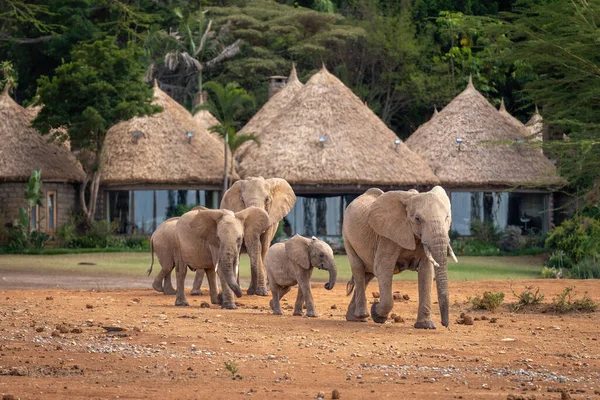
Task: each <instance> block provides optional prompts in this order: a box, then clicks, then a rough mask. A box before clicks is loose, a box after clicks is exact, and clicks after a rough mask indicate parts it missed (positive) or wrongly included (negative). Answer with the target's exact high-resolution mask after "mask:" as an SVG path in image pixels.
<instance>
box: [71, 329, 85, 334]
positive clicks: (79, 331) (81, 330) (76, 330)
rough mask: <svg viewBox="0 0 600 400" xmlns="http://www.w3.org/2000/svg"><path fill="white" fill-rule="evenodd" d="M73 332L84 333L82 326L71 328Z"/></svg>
mask: <svg viewBox="0 0 600 400" xmlns="http://www.w3.org/2000/svg"><path fill="white" fill-rule="evenodd" d="M71 333H83V329H81V328H73V329H71Z"/></svg>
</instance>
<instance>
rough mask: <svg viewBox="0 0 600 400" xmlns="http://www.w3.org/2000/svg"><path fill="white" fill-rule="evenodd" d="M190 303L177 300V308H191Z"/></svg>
mask: <svg viewBox="0 0 600 400" xmlns="http://www.w3.org/2000/svg"><path fill="white" fill-rule="evenodd" d="M189 305H190V303H188V302H187V301H186V300H181V299H177V300H175V306H177V307H189Z"/></svg>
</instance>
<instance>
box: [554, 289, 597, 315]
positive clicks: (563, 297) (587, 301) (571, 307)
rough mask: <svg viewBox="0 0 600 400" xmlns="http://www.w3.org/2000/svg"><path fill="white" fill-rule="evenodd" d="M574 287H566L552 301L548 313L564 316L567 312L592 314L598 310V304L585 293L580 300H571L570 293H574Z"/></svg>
mask: <svg viewBox="0 0 600 400" xmlns="http://www.w3.org/2000/svg"><path fill="white" fill-rule="evenodd" d="M573 291H574V287H573V286H569V287H566V288H565V289H564V290H563V291H562V292H561V293H559V294H558V295H556V297H555V298H554V299H552V304H551V305H550V307H549V309H550V311H553V312H556V313H559V314H564V313H568V312H573V311H578V312H593V311H596V309H597V308H598V303H596V302H594V300H592V299H591V298H590V296H589V295H588V294H587V292H585V293H584V294H583V297H582V298H581V299H576V300H571V293H574V292H573Z"/></svg>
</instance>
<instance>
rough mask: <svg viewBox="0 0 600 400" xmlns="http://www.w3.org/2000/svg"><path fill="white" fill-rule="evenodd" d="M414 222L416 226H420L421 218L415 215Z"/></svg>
mask: <svg viewBox="0 0 600 400" xmlns="http://www.w3.org/2000/svg"><path fill="white" fill-rule="evenodd" d="M415 222H416V223H417V224H420V223H421V217H419V216H418V215H415Z"/></svg>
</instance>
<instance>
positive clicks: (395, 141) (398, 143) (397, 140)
mask: <svg viewBox="0 0 600 400" xmlns="http://www.w3.org/2000/svg"><path fill="white" fill-rule="evenodd" d="M400 143H402V141H401V140H400V139H396V140H394V144H395V145H396V149H395V150H396V153H397V152H398V146H400Z"/></svg>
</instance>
